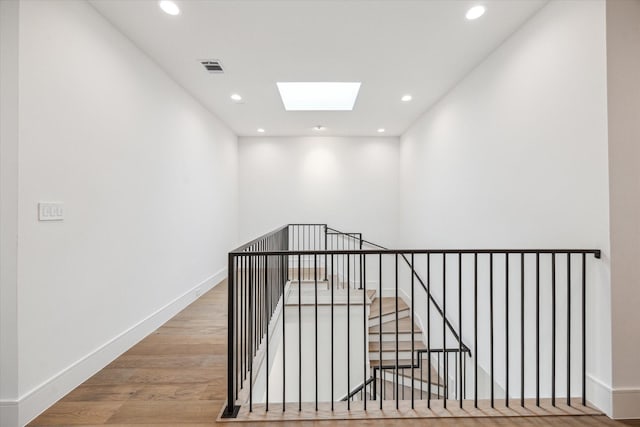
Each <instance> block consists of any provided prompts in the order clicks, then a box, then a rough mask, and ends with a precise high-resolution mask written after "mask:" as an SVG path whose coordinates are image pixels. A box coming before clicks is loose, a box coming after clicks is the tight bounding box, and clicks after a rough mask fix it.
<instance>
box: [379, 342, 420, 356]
mask: <svg viewBox="0 0 640 427" xmlns="http://www.w3.org/2000/svg"><path fill="white" fill-rule="evenodd" d="M413 348H414V351H417V350H426V349H427V346H426V345H424V344H423V343H422V341H417V340H414V341H413ZM379 350H380V342H379V341H370V342H369V351H370V352H374V353H375V352H378V351H379ZM382 351H383V352H389V351H392V352H395V351H396V342H395V341H383V342H382ZM398 351H411V341H398Z"/></svg>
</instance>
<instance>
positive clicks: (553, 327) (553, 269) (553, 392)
mask: <svg viewBox="0 0 640 427" xmlns="http://www.w3.org/2000/svg"><path fill="white" fill-rule="evenodd" d="M551 406H556V254H555V253H554V254H551Z"/></svg>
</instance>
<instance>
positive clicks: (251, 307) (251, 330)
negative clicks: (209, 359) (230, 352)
mask: <svg viewBox="0 0 640 427" xmlns="http://www.w3.org/2000/svg"><path fill="white" fill-rule="evenodd" d="M253 270H254V268H253V257H251V258H250V259H249V412H253V343H254V339H253V335H254V321H255V319H254V315H253V310H254V307H255V306H254V305H253V299H254V295H253V294H254V292H253V284H254V281H253V279H254V278H253Z"/></svg>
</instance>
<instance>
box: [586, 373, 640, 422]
mask: <svg viewBox="0 0 640 427" xmlns="http://www.w3.org/2000/svg"><path fill="white" fill-rule="evenodd" d="M587 398H588V399H589V402H591V403H592V404H593V405H594V406H595V407H596V408H598V409H600V410H601V411H602V412H604V413H605V414H607V416H609V417H611V418H613V419H616V420H628V419H638V418H640V388H638V387H625V388H622V387H620V388H611V387H610V386H608V385H607V384H605V383H604V382H602V381H600V380H598V379H597V378H594V377H593V376H591V375H587Z"/></svg>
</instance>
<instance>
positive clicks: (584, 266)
mask: <svg viewBox="0 0 640 427" xmlns="http://www.w3.org/2000/svg"><path fill="white" fill-rule="evenodd" d="M586 300H587V254H585V253H583V254H582V406H587V334H586V329H587V317H586V316H587V314H586V307H587V306H586V304H587V301H586Z"/></svg>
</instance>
